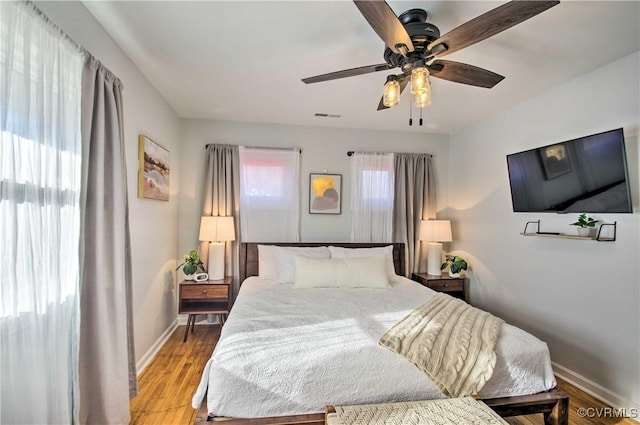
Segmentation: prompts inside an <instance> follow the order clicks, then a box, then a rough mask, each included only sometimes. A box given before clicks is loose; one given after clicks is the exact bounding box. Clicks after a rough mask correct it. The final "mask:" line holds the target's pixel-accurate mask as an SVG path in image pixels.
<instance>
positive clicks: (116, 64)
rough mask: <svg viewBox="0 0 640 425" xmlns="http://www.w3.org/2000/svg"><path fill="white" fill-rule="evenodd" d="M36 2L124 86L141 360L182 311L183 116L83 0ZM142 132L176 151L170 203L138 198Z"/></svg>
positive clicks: (138, 354)
mask: <svg viewBox="0 0 640 425" xmlns="http://www.w3.org/2000/svg"><path fill="white" fill-rule="evenodd" d="M37 6H38V7H39V8H40V9H41V10H42V11H43V12H44V13H45V14H46V15H47V16H48V17H49V18H50V19H51V20H52V21H53V22H54V23H56V24H57V25H58V26H59V27H60V28H61V29H62V30H63V31H65V32H66V33H67V34H69V36H71V38H73V39H74V40H75V41H76V42H77V43H79V44H80V45H82V46H83V47H85V48H86V49H87V50H88V51H89V52H91V53H92V54H93V55H94V56H95V57H96V58H98V59H99V60H100V61H101V62H102V63H103V64H104V65H105V66H106V67H107V68H109V69H110V70H111V71H112V72H113V73H114V74H115V75H116V76H118V77H119V78H120V80H121V81H122V83H123V85H124V90H123V104H124V124H125V143H126V161H127V178H128V190H129V218H130V223H131V224H130V226H131V249H132V261H133V311H134V333H135V351H136V360H140V359H141V357H143V356H144V354H145V353H147V351H148V350H149V349H150V348H151V347H152V345H153V344H154V343H155V342H156V340H158V338H159V337H160V336H161V335H162V333H163V332H164V331H165V330H166V329H167V328H168V327H169V326H170V325H171V323H172V322H173V321H174V320H175V318H176V315H177V301H176V293H175V292H176V290H175V278H174V273H175V272H174V269H175V266H176V253H177V252H176V250H177V247H178V191H179V187H180V186H179V154H180V150H179V146H180V145H179V143H180V137H179V130H180V125H179V120H178V117H177V115H176V114H175V112H174V111H173V109H172V108H171V107H170V106H169V105H168V104H167V102H166V101H165V100H164V99H163V98H162V97H161V96H160V94H159V93H158V91H157V90H156V89H155V88H154V87H153V86H152V85H151V83H149V81H148V80H147V79H146V78H145V77H144V75H142V73H141V72H140V70H138V68H137V67H136V66H135V65H134V63H133V62H131V60H130V59H129V58H128V57H127V56H126V55H125V54H124V52H123V51H122V50H120V48H119V47H118V46H117V45H116V44H115V42H114V41H113V39H111V37H110V36H109V35H108V34H107V33H106V32H105V31H104V29H103V28H102V27H101V26H100V24H99V23H98V22H97V21H96V20H95V19H94V18H93V16H92V15H91V14H90V13H89V12H88V11H87V9H86V8H85V7H84V6H83V5H82V3H80V2H38V3H37ZM139 134H145V135H147V136H148V137H150V138H151V139H153V140H154V141H156V142H157V143H159V144H161V145H162V146H164V147H165V148H167V149H168V150H169V151H170V152H171V195H170V201H169V202H161V201H154V200H149V199H138V197H137V190H138V189H137V186H138V183H137V176H138V135H139Z"/></svg>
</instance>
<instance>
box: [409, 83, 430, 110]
mask: <svg viewBox="0 0 640 425" xmlns="http://www.w3.org/2000/svg"><path fill="white" fill-rule="evenodd" d="M426 82H427V84H426V85H425V86H424V89H423V90H422V91H421V92H419V93H416V94H414V95H413V102H414V105H415V106H416V108H424V107H425V106H429V105H431V83H430V82H429V78H427V80H426Z"/></svg>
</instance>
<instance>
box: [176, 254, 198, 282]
mask: <svg viewBox="0 0 640 425" xmlns="http://www.w3.org/2000/svg"><path fill="white" fill-rule="evenodd" d="M180 267H182V272H183V273H184V274H185V277H184V278H185V279H186V280H194V274H195V273H196V272H197V271H198V269H200V270H202V271H204V264H203V263H202V260H200V254H198V251H189V254H187V255H185V256H184V262H183V263H182V264H180V265H179V266H178V267H176V270H180Z"/></svg>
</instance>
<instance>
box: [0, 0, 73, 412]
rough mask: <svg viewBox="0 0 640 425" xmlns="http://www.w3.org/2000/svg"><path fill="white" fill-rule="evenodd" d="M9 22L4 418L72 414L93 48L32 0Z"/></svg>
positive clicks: (0, 246) (1, 165)
mask: <svg viewBox="0 0 640 425" xmlns="http://www.w3.org/2000/svg"><path fill="white" fill-rule="evenodd" d="M0 31H1V32H2V33H1V34H0V235H1V237H0V252H2V255H1V256H0V358H2V362H0V376H2V392H1V393H0V405H2V407H3V408H2V409H1V411H0V422H2V423H72V422H73V408H72V405H73V403H74V400H73V399H72V395H71V394H72V386H73V380H72V379H71V378H70V377H73V376H74V375H75V374H76V368H75V366H74V364H75V363H74V362H75V357H74V356H75V354H74V351H73V347H77V346H78V337H77V329H78V313H79V305H78V293H79V291H78V287H79V243H80V186H81V162H82V157H81V136H80V122H81V120H80V106H81V102H80V96H81V86H82V84H81V83H82V68H83V55H82V53H81V52H80V51H79V49H78V48H77V47H76V46H75V45H73V44H72V43H70V42H69V40H67V39H66V38H65V37H64V36H63V35H62V34H60V31H59V30H57V29H56V28H53V27H52V26H51V25H50V23H49V22H47V21H46V18H44V19H43V16H42V15H41V13H40V12H39V11H38V10H37V9H36V8H35V7H34V6H33V5H32V4H30V3H27V2H0ZM29 400H39V402H38V403H36V404H37V405H33V403H30V402H29Z"/></svg>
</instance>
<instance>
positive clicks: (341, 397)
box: [193, 243, 568, 424]
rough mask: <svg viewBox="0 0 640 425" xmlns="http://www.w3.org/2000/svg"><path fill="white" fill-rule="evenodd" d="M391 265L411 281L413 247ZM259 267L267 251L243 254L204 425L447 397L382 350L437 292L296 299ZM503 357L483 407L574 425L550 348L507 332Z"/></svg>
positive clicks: (377, 291)
mask: <svg viewBox="0 0 640 425" xmlns="http://www.w3.org/2000/svg"><path fill="white" fill-rule="evenodd" d="M260 245H263V246H264V245H265V244H260ZM270 245H276V246H279V247H282V246H289V247H291V246H295V247H305V248H315V247H321V246H328V245H332V246H334V247H338V248H335V249H343V250H344V249H353V248H356V249H357V248H360V249H362V248H375V249H377V250H380V249H383V247H385V246H388V245H389V244H345V243H340V244H327V243H324V244H320V243H297V244H270ZM280 251H282V250H280ZM343 252H355V251H353V250H350V251H343ZM388 257H389V258H388V261H389V262H390V265H389V267H391V268H392V269H394V270H395V272H396V273H397V274H401V272H400V271H402V270H404V247H403V245H402V244H393V248H391V252H390V253H389V256H388ZM259 263H260V261H259V255H258V244H255V243H246V244H241V247H240V277H241V279H242V282H243V283H242V287H241V290H240V292H239V294H238V297H237V299H236V303H235V304H234V307H233V309H232V311H231V313H230V315H229V318H228V320H227V322H226V323H225V326H224V327H223V329H222V332H221V335H220V339H219V342H218V344H217V346H216V349H215V350H214V352H213V354H212V357H211V359H210V360H209V362H208V363H207V366H206V367H205V371H204V373H203V376H202V381H201V383H200V385H199V387H198V390H197V391H196V394H195V395H194V399H193V404H194V407H195V406H197V405H198V404H199V402H200V401H202V400H203V399H204V402H202V403H201V405H200V410H199V413H198V419H197V420H196V423H199V422H206V421H207V420H212V419H214V420H215V418H216V417H224V418H245V419H235V420H233V421H230V422H226V423H228V424H231V423H237V424H254V423H255V424H269V423H274V424H275V423H278V424H285V423H323V419H324V414H323V413H322V412H323V411H324V408H325V406H326V405H336V406H339V405H346V404H367V403H369V404H372V403H382V402H393V401H410V400H424V399H437V398H443V397H444V395H443V394H442V392H440V391H439V389H438V388H437V387H436V386H435V385H434V384H433V383H432V382H431V381H429V379H428V378H427V377H426V376H425V375H424V374H422V372H420V371H419V370H418V369H417V368H415V367H414V366H413V365H412V364H410V363H409V362H408V361H406V360H405V359H404V358H402V357H400V356H399V355H398V354H396V353H392V352H391V351H389V350H386V349H384V348H382V347H380V346H378V340H379V338H380V336H381V335H382V334H384V333H385V331H386V330H388V329H389V328H390V327H392V326H393V325H394V323H396V322H397V321H399V320H400V319H402V318H403V317H404V316H406V315H407V314H409V313H410V312H411V311H412V310H413V309H415V308H417V307H418V306H420V305H421V304H423V303H425V302H426V301H427V300H428V299H429V298H430V297H432V296H433V295H434V294H435V293H434V292H433V291H432V290H430V289H429V288H426V287H423V286H422V285H419V284H417V283H415V282H413V281H410V280H408V279H406V278H404V277H402V276H396V277H393V279H392V283H391V286H390V287H388V288H313V289H296V288H294V287H293V285H292V284H291V283H284V282H286V281H287V280H290V278H284V280H282V279H281V281H277V279H275V278H270V277H266V278H265V277H264V276H263V277H260V276H258V275H259V269H258V266H259ZM262 263H263V264H267V263H266V262H265V261H262ZM264 267H265V268H266V266H264ZM282 269H283V270H284V269H285V267H284V266H283V267H282ZM290 272H291V271H289V273H290ZM497 349H498V361H497V363H496V366H495V370H494V373H493V375H492V377H491V379H490V380H489V381H488V382H487V383H486V385H485V386H484V387H483V388H482V390H481V391H480V393H479V396H480V397H481V398H482V399H483V401H485V403H487V404H488V405H489V406H490V407H492V408H493V409H494V410H496V412H498V413H499V414H501V415H503V416H509V415H515V414H528V413H536V412H542V413H544V415H545V421H546V422H547V423H553V422H552V416H551V412H552V410H553V409H554V408H556V410H557V414H556V416H557V418H558V423H561V424H562V423H567V417H566V413H567V412H566V411H567V401H568V400H567V397H566V395H565V394H564V393H562V392H560V391H559V390H557V389H555V379H554V376H553V371H552V370H551V365H550V361H549V354H548V350H547V346H546V344H545V343H543V342H542V341H539V340H537V339H536V338H535V337H533V336H532V335H530V334H527V333H526V332H524V331H522V330H520V329H518V328H515V327H513V326H510V325H507V324H505V325H503V327H502V331H501V336H500V337H499V339H498V344H497ZM205 393H206V396H205ZM249 418H253V419H249ZM257 418H260V419H257Z"/></svg>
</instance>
